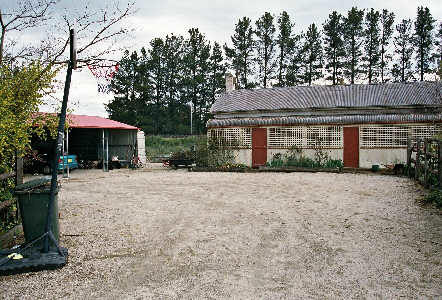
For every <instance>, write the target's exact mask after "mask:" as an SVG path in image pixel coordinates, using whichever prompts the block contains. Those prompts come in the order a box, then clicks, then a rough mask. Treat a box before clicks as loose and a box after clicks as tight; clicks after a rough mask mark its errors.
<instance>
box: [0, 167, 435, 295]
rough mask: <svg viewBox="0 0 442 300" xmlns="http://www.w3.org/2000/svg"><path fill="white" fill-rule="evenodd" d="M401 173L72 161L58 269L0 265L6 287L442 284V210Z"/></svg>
mask: <svg viewBox="0 0 442 300" xmlns="http://www.w3.org/2000/svg"><path fill="white" fill-rule="evenodd" d="M421 196H422V192H421V191H420V188H419V187H418V186H417V185H416V184H415V183H413V182H412V181H410V180H408V179H406V178H398V177H393V176H379V175H366V174H359V175H356V174H327V173H290V174H285V173H254V174H248V173H197V172H187V171H184V170H177V171H169V170H162V169H153V168H150V169H149V168H148V169H143V170H137V171H132V170H127V169H121V170H113V171H111V172H109V173H103V172H101V171H99V170H89V171H82V170H76V171H74V172H73V173H72V178H71V180H69V181H68V182H64V183H63V187H62V192H61V194H60V196H59V201H60V213H61V220H60V227H61V244H62V246H65V247H67V248H68V249H69V263H68V265H67V266H66V267H64V268H63V269H60V270H56V271H43V272H38V273H30V274H23V275H14V276H8V277H0V297H1V298H5V299H9V298H20V299H22V298H50V299H55V298H78V299H85V298H87V299H96V298H104V299H119V298H127V299H144V298H154V299H157V298H161V299H179V298H187V299H197V298H199V299H201V298H204V299H206V298H235V299H257V298H259V299H277V298H288V299H294V298H295V299H296V298H297V299H300V298H309V299H312V298H313V299H324V298H345V299H349V298H386V299H392V298H395V299H396V298H401V297H403V298H438V297H441V295H442V288H441V286H442V255H441V250H442V233H441V232H442V215H441V212H440V210H436V209H434V208H432V207H422V206H421V205H420V204H419V203H417V200H416V199H419V198H420V197H421Z"/></svg>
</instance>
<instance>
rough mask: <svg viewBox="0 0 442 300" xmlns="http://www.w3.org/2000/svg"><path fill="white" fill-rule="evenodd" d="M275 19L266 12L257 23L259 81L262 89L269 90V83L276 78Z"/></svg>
mask: <svg viewBox="0 0 442 300" xmlns="http://www.w3.org/2000/svg"><path fill="white" fill-rule="evenodd" d="M273 19H274V17H273V16H272V15H271V14H270V13H269V12H265V13H264V15H262V16H261V18H259V19H258V20H257V21H256V30H255V35H256V42H255V46H256V52H257V55H256V61H257V65H258V67H259V80H260V84H261V86H262V87H264V88H267V85H268V84H269V81H270V80H271V79H273V78H274V73H275V68H276V61H275V59H274V55H275V54H274V48H275V45H276V41H275V32H276V28H275V25H274V24H273Z"/></svg>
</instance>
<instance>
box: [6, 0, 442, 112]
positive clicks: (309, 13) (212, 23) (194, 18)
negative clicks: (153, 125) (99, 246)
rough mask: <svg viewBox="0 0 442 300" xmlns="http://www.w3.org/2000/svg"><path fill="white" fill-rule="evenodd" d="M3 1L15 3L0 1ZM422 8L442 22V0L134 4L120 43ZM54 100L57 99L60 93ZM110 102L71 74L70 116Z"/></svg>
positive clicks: (223, 35)
mask: <svg viewBox="0 0 442 300" xmlns="http://www.w3.org/2000/svg"><path fill="white" fill-rule="evenodd" d="M2 1H15V0H0V2H2ZM84 1H85V0H77V1H75V2H73V1H72V2H70V1H69V0H62V1H61V2H62V3H63V4H64V5H65V6H68V9H69V8H70V7H71V6H72V7H75V6H78V5H79V3H80V4H81V2H84ZM109 2H111V1H108V0H102V1H97V0H93V1H92V9H93V8H94V6H97V7H99V5H102V4H106V3H109ZM120 2H121V3H125V2H126V0H120ZM9 4H10V2H9ZM421 5H422V6H427V7H428V8H429V9H430V12H431V14H432V15H433V17H434V18H435V19H436V20H437V22H440V21H441V19H442V1H440V0H439V1H438V0H431V1H429V0H428V1H410V0H409V1H398V0H383V1H380V0H366V1H349V0H341V1H330V0H296V1H295V0H272V1H268V0H266V1H264V0H254V1H247V0H243V1H238V0H236V1H235V0H210V1H207V0H145V1H143V0H138V1H137V3H136V7H137V8H138V11H137V12H136V14H135V15H134V16H131V17H130V18H128V19H126V21H125V23H124V25H125V26H128V27H130V28H133V29H134V31H133V33H132V34H131V36H130V38H129V39H128V40H126V41H124V42H122V43H124V45H126V46H127V47H128V50H129V51H134V50H137V51H138V50H140V48H141V47H143V46H145V47H146V48H147V47H148V45H149V42H150V41H151V40H152V39H153V38H155V37H164V36H165V35H166V34H168V33H174V34H176V35H184V36H186V34H187V30H188V29H189V28H192V27H197V28H199V30H200V32H202V33H204V34H205V35H206V37H207V39H208V40H210V41H218V42H220V43H221V44H224V43H226V42H227V43H229V42H230V36H231V35H232V34H233V30H234V26H235V23H236V22H237V21H238V19H240V18H242V17H243V16H247V17H249V18H251V19H252V22H254V21H255V20H256V19H258V18H259V17H260V16H261V15H262V14H263V13H264V12H266V11H269V12H271V13H273V14H274V15H279V14H280V13H281V12H282V11H283V10H286V11H287V12H288V13H289V14H290V17H291V19H292V21H294V22H295V23H296V26H295V30H296V32H299V31H301V30H304V29H305V28H307V26H308V25H309V24H311V23H313V22H314V23H316V24H317V25H321V24H322V23H323V22H324V21H325V20H326V19H327V17H328V14H329V13H331V12H332V11H333V10H337V11H338V12H341V13H342V14H346V12H347V11H348V10H349V9H350V8H351V7H352V6H357V7H358V8H371V7H373V8H375V9H377V10H382V9H384V8H386V9H388V10H389V11H392V12H394V13H395V14H396V19H395V21H396V23H397V22H398V21H399V20H401V19H403V18H414V17H415V14H416V10H417V7H418V6H421ZM90 7H91V6H90ZM320 27H322V26H320ZM64 77H65V71H62V73H61V75H60V78H59V79H60V80H64ZM56 96H57V97H58V98H60V99H61V97H62V90H61V91H60V92H59V93H57V95H56ZM111 98H112V95H106V94H99V93H97V85H96V81H95V79H94V77H93V76H92V74H91V73H90V71H89V70H88V69H84V70H82V71H74V74H73V78H72V85H71V92H70V98H69V101H70V104H71V105H70V108H72V109H74V113H77V114H87V115H97V116H107V114H106V111H105V109H104V103H107V102H108V101H109V99H111ZM42 110H49V108H48V107H42Z"/></svg>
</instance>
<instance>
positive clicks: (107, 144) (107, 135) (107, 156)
mask: <svg viewBox="0 0 442 300" xmlns="http://www.w3.org/2000/svg"><path fill="white" fill-rule="evenodd" d="M108 171H109V131H107V130H106V172H108Z"/></svg>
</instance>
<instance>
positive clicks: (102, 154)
mask: <svg viewBox="0 0 442 300" xmlns="http://www.w3.org/2000/svg"><path fill="white" fill-rule="evenodd" d="M102 132H103V138H102V146H103V147H102V148H103V149H102V152H101V160H102V162H103V172H106V171H105V170H106V168H105V166H104V129H102Z"/></svg>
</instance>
